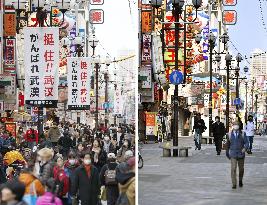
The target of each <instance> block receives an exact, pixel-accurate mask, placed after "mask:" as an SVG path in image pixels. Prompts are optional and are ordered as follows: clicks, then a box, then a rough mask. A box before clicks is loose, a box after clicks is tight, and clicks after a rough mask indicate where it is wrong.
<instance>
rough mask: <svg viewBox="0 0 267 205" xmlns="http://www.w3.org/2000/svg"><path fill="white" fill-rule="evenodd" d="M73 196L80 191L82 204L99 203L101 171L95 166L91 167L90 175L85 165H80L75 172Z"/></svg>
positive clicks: (92, 204) (91, 204) (95, 204)
mask: <svg viewBox="0 0 267 205" xmlns="http://www.w3.org/2000/svg"><path fill="white" fill-rule="evenodd" d="M71 186H73V189H72V190H73V191H72V193H71V195H72V196H75V195H77V193H79V199H80V200H81V205H97V204H98V201H99V200H98V196H99V195H100V180H99V173H98V170H97V168H96V167H95V166H93V165H92V167H91V176H90V177H88V176H87V173H86V170H85V167H84V166H83V165H81V166H79V167H78V168H77V169H76V170H75V172H74V180H73V184H72V185H71Z"/></svg>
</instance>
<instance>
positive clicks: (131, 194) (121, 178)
mask: <svg viewBox="0 0 267 205" xmlns="http://www.w3.org/2000/svg"><path fill="white" fill-rule="evenodd" d="M116 179H117V181H118V183H119V191H120V193H126V195H127V197H128V200H129V202H130V205H135V173H133V172H130V173H121V172H120V171H119V170H117V176H116Z"/></svg>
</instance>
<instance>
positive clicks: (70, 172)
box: [64, 160, 80, 198]
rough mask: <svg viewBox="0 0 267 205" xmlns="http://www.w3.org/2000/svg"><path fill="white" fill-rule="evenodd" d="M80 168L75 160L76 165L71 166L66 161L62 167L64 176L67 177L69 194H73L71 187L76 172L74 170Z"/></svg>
mask: <svg viewBox="0 0 267 205" xmlns="http://www.w3.org/2000/svg"><path fill="white" fill-rule="evenodd" d="M79 166H80V164H79V161H78V160H77V162H76V164H74V165H71V164H70V163H69V161H67V162H66V163H65V165H64V171H65V173H66V175H67V176H68V177H69V184H70V187H69V193H73V191H72V189H73V187H72V186H71V185H72V184H73V183H74V172H75V170H76V168H78V167H79ZM69 198H70V194H69Z"/></svg>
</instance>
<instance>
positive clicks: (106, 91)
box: [104, 56, 112, 127]
mask: <svg viewBox="0 0 267 205" xmlns="http://www.w3.org/2000/svg"><path fill="white" fill-rule="evenodd" d="M105 63H106V66H107V67H106V68H107V70H106V72H105V74H104V79H105V84H106V87H105V103H108V81H109V76H108V67H109V66H110V64H111V63H112V61H111V59H110V57H109V56H107V57H106V61H105ZM108 110H109V109H108V107H106V108H105V127H107V125H108Z"/></svg>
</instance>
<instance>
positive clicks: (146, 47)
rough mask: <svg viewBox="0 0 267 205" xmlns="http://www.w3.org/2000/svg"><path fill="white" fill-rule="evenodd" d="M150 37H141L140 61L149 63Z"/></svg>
mask: <svg viewBox="0 0 267 205" xmlns="http://www.w3.org/2000/svg"><path fill="white" fill-rule="evenodd" d="M151 59H152V58H151V35H150V34H144V35H143V50H142V61H151Z"/></svg>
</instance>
